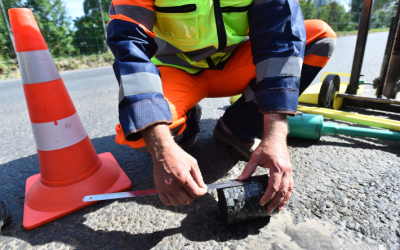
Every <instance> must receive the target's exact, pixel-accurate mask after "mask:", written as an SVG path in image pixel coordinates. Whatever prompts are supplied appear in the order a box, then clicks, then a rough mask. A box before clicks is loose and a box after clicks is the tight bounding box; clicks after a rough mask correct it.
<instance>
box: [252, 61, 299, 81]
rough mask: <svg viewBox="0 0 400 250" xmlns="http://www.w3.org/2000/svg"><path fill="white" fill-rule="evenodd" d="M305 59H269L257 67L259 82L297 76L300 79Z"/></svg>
mask: <svg viewBox="0 0 400 250" xmlns="http://www.w3.org/2000/svg"><path fill="white" fill-rule="evenodd" d="M302 67H303V59H301V58H300V57H275V58H269V59H267V60H264V61H262V62H259V63H257V65H256V77H257V82H259V81H261V80H262V79H264V78H266V77H276V76H296V77H300V75H301V68H302Z"/></svg>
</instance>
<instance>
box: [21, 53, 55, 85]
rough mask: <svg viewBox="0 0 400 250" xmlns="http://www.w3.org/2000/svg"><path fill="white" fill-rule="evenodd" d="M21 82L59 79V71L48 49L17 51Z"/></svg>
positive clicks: (29, 82)
mask: <svg viewBox="0 0 400 250" xmlns="http://www.w3.org/2000/svg"><path fill="white" fill-rule="evenodd" d="M17 57H18V62H19V68H20V70H21V77H22V83H23V84H32V83H41V82H48V81H53V80H57V79H60V78H61V76H60V73H59V72H58V69H57V67H56V65H55V63H54V61H53V58H52V57H51V55H50V51H49V50H47V49H46V50H35V51H26V52H18V53H17Z"/></svg>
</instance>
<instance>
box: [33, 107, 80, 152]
mask: <svg viewBox="0 0 400 250" xmlns="http://www.w3.org/2000/svg"><path fill="white" fill-rule="evenodd" d="M56 124H57V125H56ZM32 130H33V135H34V137H35V141H36V147H37V149H39V150H42V151H51V150H57V149H62V148H66V147H69V146H72V145H75V144H77V143H78V142H80V141H82V140H83V139H85V138H86V136H87V133H86V131H85V128H84V127H83V124H82V122H81V119H79V116H78V114H77V113H75V114H74V115H72V116H70V117H67V118H65V119H62V120H58V121H56V122H46V123H32Z"/></svg>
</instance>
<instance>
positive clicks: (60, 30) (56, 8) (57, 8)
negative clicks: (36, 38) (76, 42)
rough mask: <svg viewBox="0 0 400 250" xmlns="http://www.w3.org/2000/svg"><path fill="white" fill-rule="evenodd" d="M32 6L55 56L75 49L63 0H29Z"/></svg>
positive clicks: (28, 5)
mask: <svg viewBox="0 0 400 250" xmlns="http://www.w3.org/2000/svg"><path fill="white" fill-rule="evenodd" d="M24 7H26V8H30V9H32V11H33V14H34V16H35V18H36V21H37V23H38V25H39V28H40V30H41V31H42V34H43V37H44V39H45V41H46V43H47V46H48V47H49V49H50V52H51V54H52V55H53V56H62V55H69V54H72V53H73V52H74V51H75V48H74V47H73V46H72V40H73V34H72V30H71V28H70V18H69V17H68V16H67V11H66V9H65V6H64V3H63V2H62V1H61V0H28V1H27V2H26V3H25V4H24Z"/></svg>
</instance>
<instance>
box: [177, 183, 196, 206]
mask: <svg viewBox="0 0 400 250" xmlns="http://www.w3.org/2000/svg"><path fill="white" fill-rule="evenodd" d="M172 194H173V195H174V196H175V198H176V199H177V200H178V202H179V203H180V204H182V205H189V204H190V203H191V202H192V201H194V198H193V197H190V196H189V194H188V193H187V192H186V191H185V190H184V189H183V188H181V187H180V188H177V189H175V190H173V192H172Z"/></svg>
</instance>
